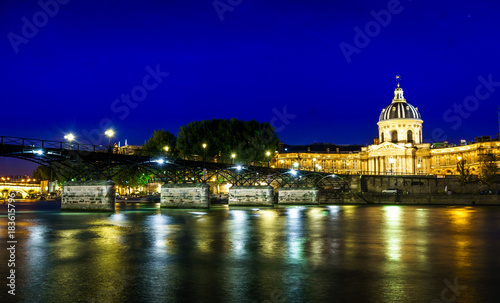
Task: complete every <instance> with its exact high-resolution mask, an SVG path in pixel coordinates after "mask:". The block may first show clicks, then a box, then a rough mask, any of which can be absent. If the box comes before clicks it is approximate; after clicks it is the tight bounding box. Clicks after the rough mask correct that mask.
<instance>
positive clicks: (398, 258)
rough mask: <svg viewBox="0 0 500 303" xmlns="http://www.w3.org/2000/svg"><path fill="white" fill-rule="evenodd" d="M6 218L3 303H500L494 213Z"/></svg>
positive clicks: (138, 210)
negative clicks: (12, 234) (12, 251)
mask: <svg viewBox="0 0 500 303" xmlns="http://www.w3.org/2000/svg"><path fill="white" fill-rule="evenodd" d="M19 204H20V203H19ZM2 210H3V214H2V217H1V222H2V224H1V231H0V235H1V238H2V250H1V252H0V257H1V262H2V264H0V273H1V277H2V278H4V281H5V277H6V276H8V267H7V261H8V257H9V255H8V254H7V251H6V249H5V248H4V247H5V246H6V244H5V243H6V240H7V226H6V224H7V223H6V222H7V219H6V216H5V208H2ZM16 217H17V219H16V223H17V225H16V228H17V231H16V236H17V241H18V243H17V244H16V296H15V299H16V300H12V299H13V296H11V295H8V294H7V288H6V285H5V283H2V287H1V291H2V293H1V294H0V298H1V300H0V301H1V302H9V301H12V302H15V301H18V302H499V301H500V299H499V298H500V286H499V285H500V272H499V270H500V207H478V206H476V207H452V206H449V207H446V206H349V205H343V206H323V207H320V206H308V207H300V206H293V207H275V208H233V207H228V206H216V207H213V208H212V209H210V210H175V209H161V210H160V209H159V208H158V205H153V204H149V205H139V204H136V205H119V206H118V210H117V212H116V213H115V214H106V213H67V212H64V213H61V212H60V211H59V210H57V209H56V208H54V207H52V208H50V207H49V208H44V209H39V208H35V207H24V208H19V207H18V209H17V212H16ZM5 299H10V300H9V301H6V300H5ZM446 300H448V301H446Z"/></svg>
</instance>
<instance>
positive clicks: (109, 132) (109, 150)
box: [104, 128, 115, 152]
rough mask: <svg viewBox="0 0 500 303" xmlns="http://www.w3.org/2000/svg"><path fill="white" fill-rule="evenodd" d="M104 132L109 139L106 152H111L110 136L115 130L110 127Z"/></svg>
mask: <svg viewBox="0 0 500 303" xmlns="http://www.w3.org/2000/svg"><path fill="white" fill-rule="evenodd" d="M104 134H105V135H106V136H108V139H109V142H108V152H111V137H113V136H114V135H115V131H114V130H112V129H111V128H110V129H108V130H107V131H105V132H104Z"/></svg>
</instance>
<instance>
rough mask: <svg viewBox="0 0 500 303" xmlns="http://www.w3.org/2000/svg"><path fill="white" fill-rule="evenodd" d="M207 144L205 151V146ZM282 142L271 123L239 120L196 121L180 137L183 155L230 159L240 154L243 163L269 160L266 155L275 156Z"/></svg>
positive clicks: (181, 129)
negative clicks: (269, 153)
mask: <svg viewBox="0 0 500 303" xmlns="http://www.w3.org/2000/svg"><path fill="white" fill-rule="evenodd" d="M204 143H205V144H207V145H206V148H205V149H204V148H203V144H204ZM278 143H279V138H278V136H277V135H276V133H275V131H274V128H273V127H272V126H271V124H270V123H268V122H258V121H255V120H250V121H243V120H237V119H230V120H229V119H213V120H204V121H194V122H191V123H188V124H187V125H184V126H182V127H181V128H180V129H179V134H178V137H177V150H178V151H179V153H180V155H181V156H188V155H193V154H194V155H205V154H206V156H207V157H222V158H223V159H230V157H231V154H233V153H234V154H236V158H237V160H238V161H239V162H246V163H249V162H255V161H269V160H270V158H269V156H267V155H266V153H267V152H268V151H269V152H271V153H272V154H274V151H275V150H276V149H277V147H278Z"/></svg>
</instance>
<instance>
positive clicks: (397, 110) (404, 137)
mask: <svg viewBox="0 0 500 303" xmlns="http://www.w3.org/2000/svg"><path fill="white" fill-rule="evenodd" d="M422 123H423V121H422V118H421V116H420V113H419V112H418V107H417V108H415V107H413V105H411V104H410V103H407V102H406V99H405V98H404V96H403V89H402V88H401V87H400V86H399V83H398V87H397V88H396V90H395V91H394V99H392V103H391V104H389V105H388V106H387V107H386V108H384V109H383V110H382V112H381V113H380V117H379V119H378V123H377V124H378V129H379V140H380V142H381V143H383V142H385V141H391V142H392V143H398V142H405V143H416V144H420V143H422Z"/></svg>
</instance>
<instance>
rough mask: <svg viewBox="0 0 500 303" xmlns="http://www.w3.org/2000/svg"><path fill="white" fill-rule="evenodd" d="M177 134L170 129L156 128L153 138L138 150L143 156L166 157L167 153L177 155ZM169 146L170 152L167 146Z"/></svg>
mask: <svg viewBox="0 0 500 303" xmlns="http://www.w3.org/2000/svg"><path fill="white" fill-rule="evenodd" d="M175 144H176V138H175V135H174V134H172V133H171V132H169V131H168V130H163V129H162V130H155V131H154V133H153V135H152V136H151V138H149V140H148V141H147V142H146V143H145V144H144V146H143V147H142V148H141V149H140V150H138V153H139V154H140V155H141V156H148V157H162V156H163V157H164V156H166V155H167V154H168V155H173V156H175V154H176V151H175ZM166 146H168V152H167V151H166V150H165V147H166Z"/></svg>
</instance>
